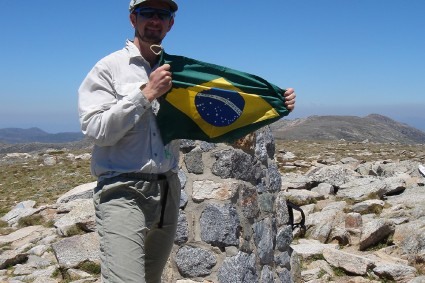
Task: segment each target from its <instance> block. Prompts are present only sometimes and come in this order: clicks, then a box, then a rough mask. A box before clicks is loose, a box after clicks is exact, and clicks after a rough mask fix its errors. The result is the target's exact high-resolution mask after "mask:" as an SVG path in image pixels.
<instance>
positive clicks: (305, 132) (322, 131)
mask: <svg viewBox="0 0 425 283" xmlns="http://www.w3.org/2000/svg"><path fill="white" fill-rule="evenodd" d="M271 128H272V131H273V133H274V136H275V137H276V139H282V140H312V141H314V140H323V141H325V140H340V139H344V140H346V141H364V140H368V141H370V142H380V143H389V142H397V143H405V144H416V143H425V132H423V131H421V130H418V129H416V128H413V127H411V126H409V125H406V124H403V123H399V122H397V121H394V120H392V119H390V118H388V117H386V116H382V115H379V114H370V115H368V116H366V117H357V116H310V117H308V118H300V119H295V120H279V121H277V122H276V123H274V124H272V125H271Z"/></svg>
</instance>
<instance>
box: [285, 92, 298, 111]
mask: <svg viewBox="0 0 425 283" xmlns="http://www.w3.org/2000/svg"><path fill="white" fill-rule="evenodd" d="M283 96H284V97H285V106H286V108H287V109H288V110H289V111H292V110H294V108H295V97H296V96H297V95H296V94H295V90H294V89H293V88H288V89H287V90H286V91H285V93H284V94H283Z"/></svg>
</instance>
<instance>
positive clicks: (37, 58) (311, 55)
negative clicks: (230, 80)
mask: <svg viewBox="0 0 425 283" xmlns="http://www.w3.org/2000/svg"><path fill="white" fill-rule="evenodd" d="M128 2H129V1H128V0H126V1H117V0H113V1H112V0H110V1H100V0H74V1H51V0H39V1H25V2H22V1H12V0H3V1H1V2H0V32H1V44H0V56H1V58H0V62H1V68H0V95H1V103H0V128H6V127H19V128H29V127H39V128H41V129H43V130H45V131H47V132H51V133H56V132H63V131H79V122H78V114H77V89H78V87H79V85H80V83H81V81H82V80H83V78H84V77H85V76H86V74H87V72H88V71H89V70H90V69H91V68H92V67H93V65H94V64H95V63H96V62H97V61H98V60H99V59H101V58H102V57H103V56H105V55H107V54H109V53H111V52H113V51H115V50H118V49H121V48H122V47H123V46H124V43H125V40H126V39H127V38H130V39H131V38H133V29H132V27H131V25H130V23H129V20H128ZM178 3H179V11H178V13H177V16H176V22H175V25H174V27H173V29H172V30H171V32H170V33H169V34H168V36H167V38H166V40H165V41H164V43H163V45H164V48H165V50H166V51H167V52H168V53H170V54H178V55H184V56H187V57H192V58H195V59H198V60H202V61H206V62H210V63H215V64H219V65H224V66H227V67H231V68H234V69H238V70H241V71H245V72H249V73H253V74H256V75H259V76H261V77H263V78H265V79H267V80H268V81H270V82H272V83H274V84H277V85H279V86H281V87H282V88H287V87H293V88H295V89H296V92H297V95H298V96H297V107H296V110H295V111H294V112H293V113H291V114H290V115H289V116H288V117H287V118H288V119H295V118H300V117H307V116H311V115H353V116H361V117H363V116H365V115H368V114H371V113H378V114H382V115H386V116H389V117H391V118H393V119H395V120H397V121H400V122H403V123H407V124H409V125H411V126H414V127H416V128H419V129H421V130H423V131H425V51H424V50H425V36H424V28H425V17H424V16H423V13H424V11H425V1H424V0H408V1H406V0H404V1H403V0H320V1H319V0H291V1H286V0H267V1H261V2H260V1H253V0H245V1H242V0H233V1H229V0H215V1H202V0H181V1H179V2H178ZM260 3H261V5H260Z"/></svg>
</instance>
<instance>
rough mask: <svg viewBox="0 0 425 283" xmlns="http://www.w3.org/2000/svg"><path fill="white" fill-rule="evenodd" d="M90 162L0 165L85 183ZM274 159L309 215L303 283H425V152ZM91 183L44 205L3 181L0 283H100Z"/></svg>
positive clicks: (334, 150)
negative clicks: (54, 171)
mask: <svg viewBox="0 0 425 283" xmlns="http://www.w3.org/2000/svg"><path fill="white" fill-rule="evenodd" d="M88 158H89V155H88V153H84V152H79V153H78V154H73V153H71V152H67V151H66V150H65V151H61V152H58V151H45V152H43V153H41V154H40V153H37V154H32V153H25V154H24V153H21V154H4V155H3V156H2V160H1V162H2V163H1V164H2V167H3V168H2V169H3V170H7V168H6V167H7V166H14V167H13V170H14V171H13V172H15V174H17V175H18V176H21V175H19V174H21V173H20V172H21V171H20V169H19V168H22V167H23V168H26V169H25V170H24V171H23V172H26V174H28V172H32V174H36V173H34V170H35V171H36V172H37V170H38V169H37V168H38V166H40V168H46V167H50V168H54V167H58V168H61V167H60V166H61V164H66V165H67V166H68V167H70V166H71V168H73V171H74V176H75V178H80V179H81V178H82V176H83V175H81V174H83V173H80V174H75V171H76V170H77V168H78V170H80V169H81V170H82V171H85V170H88V167H87V166H88V164H87V159H88ZM275 158H276V160H277V162H278V164H279V168H280V170H281V173H282V187H281V192H282V193H283V194H284V195H285V196H286V198H287V199H288V200H290V201H291V202H293V203H295V204H297V205H299V206H300V207H301V208H302V209H303V211H304V213H305V216H306V218H305V229H304V228H300V227H298V228H296V229H295V230H294V233H293V241H292V244H291V247H292V249H293V250H294V251H295V252H296V253H297V254H298V255H299V259H300V265H299V267H300V268H299V272H298V273H297V274H298V275H297V274H296V275H295V276H294V277H295V281H296V282H411V283H417V282H425V277H424V276H423V275H425V265H424V263H425V194H424V190H425V186H424V185H425V178H424V175H423V174H421V172H420V171H419V168H420V166H421V165H422V164H425V146H424V145H402V144H376V143H369V142H368V141H364V142H361V143H349V142H345V141H335V142H324V143H320V142H316V143H312V142H300V141H293V142H285V143H281V142H279V141H277V142H276V155H275ZM31 160H32V161H34V160H36V161H35V162H34V163H31V162H32V161H31ZM28 167H30V168H31V170H27V169H28ZM43 170H44V169H43ZM60 170H61V172H62V174H63V171H64V170H65V169H64V168H61V169H60ZM84 176H85V175H84ZM84 180H85V181H83V182H82V183H86V184H85V185H83V186H79V187H76V188H75V189H73V190H68V189H67V190H66V192H64V191H63V192H62V193H61V194H60V197H58V198H57V200H56V201H46V202H44V203H43V202H41V201H40V200H41V199H43V197H42V196H40V195H39V196H37V199H38V201H37V202H35V201H33V200H32V199H33V198H31V197H29V196H22V197H21V199H19V198H12V197H11V196H10V194H13V191H8V190H6V189H5V188H4V187H5V186H11V185H10V184H13V182H16V181H13V180H12V181H13V182H12V181H11V183H10V184H9V183H8V184H6V183H5V182H4V181H3V180H2V181H1V183H2V184H1V185H2V186H1V187H0V189H1V190H2V191H1V192H2V194H6V193H7V194H8V196H2V202H3V203H7V204H8V205H7V206H5V207H9V202H8V200H10V199H13V201H14V202H16V206H15V207H14V208H13V209H7V211H5V212H4V213H3V214H4V215H3V217H2V224H3V225H2V226H3V228H0V232H1V233H0V282H15V283H19V282H39V283H41V282H43V283H46V282H47V283H49V282H81V283H82V282H100V280H99V279H98V278H99V266H98V257H97V252H96V251H97V246H96V244H95V243H96V241H95V239H94V238H95V233H91V232H93V231H94V222H93V210H92V203H91V200H90V191H91V188H92V187H93V183H91V182H88V181H87V180H86V179H84ZM23 197H26V198H23ZM294 213H295V221H296V222H299V221H301V214H300V213H299V212H296V211H295V212H294ZM70 247H73V248H70ZM295 269H296V268H295V266H294V268H293V271H294V272H296V270H295ZM198 281H199V280H198ZM198 281H193V280H178V281H177V282H179V283H185V282H198ZM164 282H165V281H164ZM200 282H202V280H201V281H200ZM203 282H206V281H203ZM270 282H272V281H270Z"/></svg>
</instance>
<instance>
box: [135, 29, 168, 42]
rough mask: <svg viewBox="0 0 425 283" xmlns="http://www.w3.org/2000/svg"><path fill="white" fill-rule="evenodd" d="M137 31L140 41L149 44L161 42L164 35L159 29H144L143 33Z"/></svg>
mask: <svg viewBox="0 0 425 283" xmlns="http://www.w3.org/2000/svg"><path fill="white" fill-rule="evenodd" d="M137 33H138V36H139V38H140V39H141V40H142V41H144V42H148V43H151V44H161V42H162V40H163V39H164V36H163V35H162V33H161V31H158V30H150V29H145V30H144V32H143V34H140V33H139V32H137Z"/></svg>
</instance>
